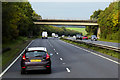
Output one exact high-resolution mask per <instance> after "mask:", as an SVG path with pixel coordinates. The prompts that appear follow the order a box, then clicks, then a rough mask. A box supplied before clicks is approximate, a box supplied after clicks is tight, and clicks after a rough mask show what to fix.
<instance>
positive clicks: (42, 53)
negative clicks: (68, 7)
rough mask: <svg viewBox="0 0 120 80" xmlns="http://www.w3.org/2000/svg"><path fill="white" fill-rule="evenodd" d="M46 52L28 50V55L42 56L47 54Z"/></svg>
mask: <svg viewBox="0 0 120 80" xmlns="http://www.w3.org/2000/svg"><path fill="white" fill-rule="evenodd" d="M45 55H46V52H44V51H30V52H26V57H42V56H45Z"/></svg>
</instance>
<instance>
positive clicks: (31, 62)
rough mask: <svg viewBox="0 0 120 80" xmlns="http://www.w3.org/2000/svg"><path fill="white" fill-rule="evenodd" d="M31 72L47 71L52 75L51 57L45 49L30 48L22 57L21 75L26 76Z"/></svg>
mask: <svg viewBox="0 0 120 80" xmlns="http://www.w3.org/2000/svg"><path fill="white" fill-rule="evenodd" d="M30 70H46V72H47V73H51V60H50V55H49V54H48V53H47V51H46V50H45V49H43V48H38V47H37V48H31V49H30V48H29V50H26V51H25V53H24V54H23V55H22V59H21V74H25V73H26V72H27V71H30Z"/></svg>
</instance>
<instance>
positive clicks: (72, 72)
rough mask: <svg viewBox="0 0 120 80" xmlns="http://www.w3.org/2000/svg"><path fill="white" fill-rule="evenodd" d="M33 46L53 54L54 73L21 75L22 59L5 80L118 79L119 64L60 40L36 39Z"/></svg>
mask: <svg viewBox="0 0 120 80" xmlns="http://www.w3.org/2000/svg"><path fill="white" fill-rule="evenodd" d="M33 46H41V47H43V46H44V47H46V48H47V50H48V52H49V53H53V56H52V57H51V61H52V73H51V74H46V73H45V72H44V71H37V72H34V71H32V72H29V73H28V74H25V75H21V72H20V70H21V68H20V60H21V58H19V59H18V60H17V61H16V62H15V63H14V64H13V65H12V67H11V68H10V69H9V70H8V71H7V72H6V73H5V74H4V75H3V76H2V78H3V80H4V79H6V78H7V79H10V78H21V80H22V78H26V79H27V78H118V64H116V63H114V62H112V61H110V60H107V59H105V58H102V57H99V56H97V55H94V54H92V53H90V52H88V51H85V50H84V49H82V48H77V47H75V46H72V45H70V44H68V43H65V42H63V41H61V40H59V39H54V38H49V39H36V40H34V41H33V43H32V44H31V45H30V46H29V47H33ZM93 80H94V79H93ZM109 80H110V79H109Z"/></svg>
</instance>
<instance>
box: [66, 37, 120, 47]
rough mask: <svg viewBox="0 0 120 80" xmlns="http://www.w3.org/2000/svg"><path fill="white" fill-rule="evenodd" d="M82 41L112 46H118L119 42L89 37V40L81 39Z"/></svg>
mask: <svg viewBox="0 0 120 80" xmlns="http://www.w3.org/2000/svg"><path fill="white" fill-rule="evenodd" d="M68 39H72V40H76V38H73V37H70V38H68ZM82 41H84V42H89V43H96V44H102V45H108V46H113V47H119V48H120V43H114V42H106V41H91V40H90V39H89V40H82Z"/></svg>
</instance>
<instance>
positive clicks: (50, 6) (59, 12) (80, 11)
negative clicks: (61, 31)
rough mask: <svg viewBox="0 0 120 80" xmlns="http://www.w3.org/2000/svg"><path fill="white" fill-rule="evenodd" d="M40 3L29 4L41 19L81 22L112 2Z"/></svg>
mask: <svg viewBox="0 0 120 80" xmlns="http://www.w3.org/2000/svg"><path fill="white" fill-rule="evenodd" d="M42 1H44V2H42ZM42 1H41V0H39V1H37V0H34V1H32V0H30V1H29V2H30V3H31V5H32V8H33V9H34V10H35V12H36V13H37V14H39V15H41V16H42V18H43V19H83V20H85V19H89V18H90V15H92V14H93V12H94V11H95V10H98V9H102V10H104V9H105V8H106V7H108V6H109V4H110V2H112V0H74V2H72V1H73V0H69V2H68V0H56V1H54V0H49V1H48V0H42ZM45 1H46V2H45ZM59 1H62V2H59ZM65 1H66V2H65ZM70 1H71V2H70ZM82 1H84V2H82ZM87 1H89V2H87ZM97 1H98V2H97ZM101 1H103V2H101ZM105 1H109V2H105Z"/></svg>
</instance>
